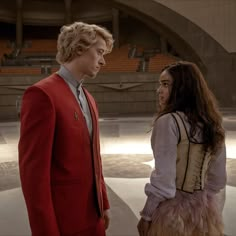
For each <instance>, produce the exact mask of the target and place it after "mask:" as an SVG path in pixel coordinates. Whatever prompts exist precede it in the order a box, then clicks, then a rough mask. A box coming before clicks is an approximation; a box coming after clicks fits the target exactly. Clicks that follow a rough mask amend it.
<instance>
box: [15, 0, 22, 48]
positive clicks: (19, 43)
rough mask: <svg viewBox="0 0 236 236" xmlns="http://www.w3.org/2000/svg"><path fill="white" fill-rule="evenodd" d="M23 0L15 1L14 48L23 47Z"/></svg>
mask: <svg viewBox="0 0 236 236" xmlns="http://www.w3.org/2000/svg"><path fill="white" fill-rule="evenodd" d="M22 6H23V0H16V48H17V49H21V48H22V46H23V11H22Z"/></svg>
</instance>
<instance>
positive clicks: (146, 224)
mask: <svg viewBox="0 0 236 236" xmlns="http://www.w3.org/2000/svg"><path fill="white" fill-rule="evenodd" d="M150 225H151V221H146V220H144V219H143V218H141V219H140V220H139V222H138V225H137V228H138V232H139V235H140V236H147V235H148V231H149V228H150Z"/></svg>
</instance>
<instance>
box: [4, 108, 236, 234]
mask: <svg viewBox="0 0 236 236" xmlns="http://www.w3.org/2000/svg"><path fill="white" fill-rule="evenodd" d="M151 122H152V118H151V117H126V118H121V117H119V118H102V119H100V130H101V153H102V161H103V171H104V176H105V181H106V184H107V189H108V195H109V199H110V203H111V217H112V220H111V225H110V228H109V229H108V231H107V235H108V236H137V235H138V234H137V230H136V225H137V222H138V218H139V211H140V210H141V209H142V207H143V204H144V202H145V194H144V191H143V189H144V185H145V183H146V182H148V181H149V180H148V178H149V176H150V173H151V170H152V166H153V158H152V152H151V148H150V142H149V139H150V135H151V132H150V127H151ZM19 126H20V124H19V122H7V123H0V236H28V235H30V229H29V225H28V218H27V212H26V208H25V203H24V200H23V196H22V192H21V188H20V181H19V171H18V163H17V155H18V152H17V143H18V139H19ZM224 127H225V129H226V147H227V174H228V180H227V186H226V202H225V206H224V210H223V217H224V223H225V235H227V236H236V225H235V223H234V222H235V220H234V219H235V218H236V112H235V111H224Z"/></svg>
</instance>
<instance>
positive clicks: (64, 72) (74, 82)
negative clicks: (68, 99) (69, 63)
mask: <svg viewBox="0 0 236 236" xmlns="http://www.w3.org/2000/svg"><path fill="white" fill-rule="evenodd" d="M57 74H58V75H60V76H61V77H62V78H63V79H64V80H66V81H67V82H69V83H70V84H72V85H73V86H74V87H75V88H76V89H81V86H82V84H83V82H84V80H83V79H82V80H80V81H78V80H76V79H75V77H74V76H73V75H72V73H71V72H70V71H69V70H68V69H67V68H66V67H65V66H63V65H61V66H60V69H59V70H58V71H57Z"/></svg>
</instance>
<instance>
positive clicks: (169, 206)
mask: <svg viewBox="0 0 236 236" xmlns="http://www.w3.org/2000/svg"><path fill="white" fill-rule="evenodd" d="M157 92H158V101H159V112H158V117H157V119H156V121H155V123H154V127H153V131H152V137H151V145H152V149H153V155H154V159H155V169H154V170H153V172H152V174H151V177H150V183H148V184H146V186H145V193H146V195H147V200H146V203H145V206H144V208H143V210H142V211H141V213H140V214H141V219H140V221H139V224H138V230H139V234H140V235H141V236H146V235H148V236H220V235H223V223H222V216H221V211H220V209H219V204H218V203H217V201H216V194H217V193H218V192H219V191H220V190H221V189H223V188H224V187H225V184H226V152H225V135H224V129H223V127H222V117H221V115H220V112H219V111H218V107H217V104H216V100H215V98H214V96H213V94H212V93H211V91H210V90H209V88H208V86H207V84H206V82H205V80H204V78H203V75H202V74H201V72H200V70H199V68H198V67H197V66H196V65H195V64H194V63H190V62H178V63H174V64H171V65H169V66H167V67H165V68H164V69H163V71H162V73H161V75H160V79H159V88H158V90H157Z"/></svg>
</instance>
